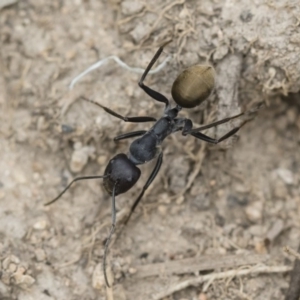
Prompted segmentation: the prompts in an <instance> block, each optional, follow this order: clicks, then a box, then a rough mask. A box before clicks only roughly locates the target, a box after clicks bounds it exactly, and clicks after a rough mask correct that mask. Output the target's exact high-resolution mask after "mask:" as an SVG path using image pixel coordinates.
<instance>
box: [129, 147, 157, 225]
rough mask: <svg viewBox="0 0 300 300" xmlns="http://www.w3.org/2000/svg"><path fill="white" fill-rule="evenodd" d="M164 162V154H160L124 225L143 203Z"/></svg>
mask: <svg viewBox="0 0 300 300" xmlns="http://www.w3.org/2000/svg"><path fill="white" fill-rule="evenodd" d="M162 162H163V153H162V152H160V154H159V156H158V158H157V161H156V165H155V167H154V169H153V171H152V173H151V175H150V176H149V178H148V180H147V182H146V184H145V185H144V187H143V189H142V191H141V193H140V194H139V196H138V197H137V199H136V200H135V201H134V203H133V205H132V207H131V209H130V213H129V215H128V216H127V218H126V220H125V222H124V225H126V224H127V223H128V221H129V219H130V217H131V215H132V214H133V212H134V210H135V208H136V207H137V206H138V204H139V202H140V201H141V199H142V197H143V196H144V194H145V192H146V190H147V189H148V187H149V186H150V184H151V183H152V182H153V180H154V179H155V177H156V175H157V173H158V172H159V170H160V167H161V165H162Z"/></svg>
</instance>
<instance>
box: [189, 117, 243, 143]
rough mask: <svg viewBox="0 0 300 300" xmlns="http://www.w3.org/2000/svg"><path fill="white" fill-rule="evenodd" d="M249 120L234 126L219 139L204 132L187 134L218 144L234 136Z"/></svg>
mask: <svg viewBox="0 0 300 300" xmlns="http://www.w3.org/2000/svg"><path fill="white" fill-rule="evenodd" d="M247 122H248V120H247V121H244V122H243V123H242V124H241V125H240V126H238V127H235V128H233V129H232V130H230V131H229V132H227V133H226V134H225V135H223V136H222V137H220V138H219V139H213V138H211V137H209V136H207V135H205V134H203V133H200V132H190V133H187V134H190V135H192V136H193V137H195V138H197V139H199V140H202V141H205V142H208V143H212V144H218V143H220V142H222V141H224V140H226V139H228V138H229V137H231V136H233V135H234V134H235V133H237V132H238V131H239V130H240V129H241V128H242V127H243V126H244V125H245V124H246V123H247Z"/></svg>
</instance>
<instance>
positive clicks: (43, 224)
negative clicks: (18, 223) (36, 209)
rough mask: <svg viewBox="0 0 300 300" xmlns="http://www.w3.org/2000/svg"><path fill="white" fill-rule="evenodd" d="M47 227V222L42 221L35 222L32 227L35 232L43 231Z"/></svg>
mask: <svg viewBox="0 0 300 300" xmlns="http://www.w3.org/2000/svg"><path fill="white" fill-rule="evenodd" d="M47 225H48V223H47V221H46V220H44V219H42V220H39V221H37V222H36V223H35V224H34V225H33V228H34V229H36V230H44V229H46V227H47Z"/></svg>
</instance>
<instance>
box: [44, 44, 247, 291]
mask: <svg viewBox="0 0 300 300" xmlns="http://www.w3.org/2000/svg"><path fill="white" fill-rule="evenodd" d="M170 42H171V41H168V42H166V43H164V44H163V45H162V46H161V47H160V48H159V49H158V50H157V52H156V53H155V55H154V57H153V58H152V60H151V61H150V63H149V65H148V66H147V68H146V70H145V71H144V73H143V75H142V77H141V79H140V81H139V86H140V88H142V89H143V90H144V91H145V93H146V94H147V95H149V96H150V97H151V98H153V99H154V100H156V101H158V102H162V103H164V104H165V109H164V114H163V116H162V117H161V118H160V119H159V120H156V119H155V118H152V117H148V116H142V117H123V116H122V115H120V114H118V113H116V112H115V111H113V110H111V109H109V108H108V107H105V106H103V105H101V104H99V103H98V102H94V101H92V100H89V99H87V98H85V97H81V98H82V99H83V100H85V101H88V102H91V103H93V104H95V105H97V106H99V107H101V108H102V109H103V110H105V111H106V112H107V113H109V114H110V115H112V116H114V117H116V118H119V119H121V120H123V121H125V122H133V123H142V122H155V123H154V125H153V126H152V127H151V128H150V129H149V130H139V131H132V132H129V133H125V134H121V135H119V136H117V137H115V138H114V141H120V140H123V139H128V138H132V137H139V138H137V139H135V140H134V141H133V142H132V143H131V144H130V148H129V153H128V155H126V154H124V153H120V154H117V155H116V156H114V157H113V158H112V159H111V160H110V161H109V163H108V165H107V167H106V169H105V171H104V175H101V176H84V177H77V178H75V179H74V180H73V181H71V183H70V184H69V185H68V186H67V187H66V188H65V189H64V190H63V191H62V192H61V193H60V194H59V195H58V196H57V197H56V198H54V199H53V200H52V201H50V202H48V203H46V204H45V205H46V206H47V205H50V204H52V203H54V202H55V201H57V200H58V199H59V198H60V197H61V196H62V195H63V194H64V193H65V192H66V191H67V190H68V189H69V188H70V187H71V185H72V184H73V183H74V182H76V181H79V180H88V179H99V178H102V179H103V185H104V188H105V190H106V191H107V192H108V194H109V195H110V196H111V197H112V224H111V229H110V233H109V235H108V237H107V239H106V243H105V247H104V257H103V272H104V278H105V283H106V285H107V286H108V287H110V285H109V282H108V278H107V274H106V257H107V252H108V247H109V244H110V240H111V237H112V235H113V233H114V231H115V227H116V206H115V197H116V196H117V195H120V194H123V193H125V192H127V191H128V190H129V189H131V188H132V187H133V186H134V185H135V184H136V182H137V181H138V179H139V178H140V175H141V170H140V169H139V168H138V167H137V166H138V165H142V164H145V163H147V162H149V161H151V160H153V159H155V158H157V160H156V165H155V167H154V169H153V171H152V173H151V175H150V176H149V178H148V180H147V182H146V184H145V185H144V187H143V189H142V191H141V192H140V194H139V196H138V197H137V199H136V200H135V201H134V203H133V205H132V207H131V210H130V213H129V215H128V216H127V218H126V220H125V222H124V224H125V225H126V224H127V223H128V221H129V219H130V217H131V215H132V213H133V212H134V210H135V208H136V207H137V205H138V204H139V202H140V200H141V199H142V197H143V195H144V193H145V191H146V190H147V189H148V187H149V186H150V184H151V183H152V182H153V180H154V179H155V177H156V175H157V173H158V172H159V170H160V167H161V165H162V162H163V152H162V150H161V144H162V142H163V141H164V139H165V138H166V137H167V136H168V135H170V134H172V133H175V132H177V131H181V133H182V135H184V136H186V135H192V136H193V137H195V138H197V139H200V140H202V141H205V142H208V143H213V144H218V143H220V142H222V141H224V140H225V139H227V138H229V137H231V136H233V135H234V134H235V133H236V132H237V131H238V130H239V129H240V128H241V127H242V126H243V125H245V124H246V122H247V121H244V122H243V123H242V124H241V125H240V126H238V127H235V128H233V129H232V130H230V131H229V132H228V133H226V134H225V135H223V136H222V137H221V138H219V139H214V138H211V137H209V136H207V135H205V134H203V133H200V131H203V130H205V129H208V128H212V127H215V126H218V125H220V124H223V123H226V122H228V121H230V120H232V119H235V118H237V117H240V116H242V115H244V114H245V113H244V112H242V113H240V114H237V115H235V116H232V117H229V118H225V119H223V120H219V121H216V122H213V123H211V124H208V125H204V126H201V127H198V128H193V123H192V121H191V120H190V119H187V118H178V117H177V116H178V113H179V112H180V111H181V109H182V108H193V107H196V106H198V105H200V104H201V103H202V102H203V101H204V100H206V99H207V98H208V96H209V95H210V94H211V92H212V90H213V88H214V83H215V72H214V69H213V67H212V66H210V65H194V66H191V67H189V68H187V69H186V70H184V71H183V72H182V73H180V74H179V76H178V77H177V79H176V80H175V81H174V83H173V86H172V91H171V93H172V97H173V99H174V101H175V102H176V106H175V107H173V108H172V107H171V105H170V102H169V100H168V99H167V98H166V97H165V96H164V95H162V94H161V93H159V92H157V91H155V90H153V89H151V88H150V87H148V86H146V85H145V84H144V80H145V78H146V76H147V74H148V72H149V71H150V70H151V68H152V66H153V65H154V64H155V62H156V61H157V59H158V58H159V56H160V55H161V53H162V51H163V49H164V47H165V46H166V45H167V44H169V43H170Z"/></svg>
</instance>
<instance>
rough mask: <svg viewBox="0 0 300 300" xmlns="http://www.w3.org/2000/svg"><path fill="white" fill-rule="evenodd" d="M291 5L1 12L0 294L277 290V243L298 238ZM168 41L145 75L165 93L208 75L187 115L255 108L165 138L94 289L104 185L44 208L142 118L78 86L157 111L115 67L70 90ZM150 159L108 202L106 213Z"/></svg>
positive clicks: (75, 6) (106, 220)
mask: <svg viewBox="0 0 300 300" xmlns="http://www.w3.org/2000/svg"><path fill="white" fill-rule="evenodd" d="M250 2H251V4H249V3H250ZM262 14H263V15H262ZM299 15H300V13H299V5H298V6H297V1H277V2H276V3H275V2H274V3H273V2H272V1H221V0H219V1H217V0H216V1H188V0H187V1H184V0H177V1H169V2H167V1H153V2H151V3H149V4H147V5H146V4H145V3H144V2H140V1H137V0H136V1H129V0H126V1H118V0H114V1H113V0H111V1H96V0H76V1H63V0H57V1H56V0H54V1H42V0H34V1H33V0H31V1H29V0H28V1H20V2H19V3H17V4H14V5H12V6H9V7H6V8H3V9H2V10H0V108H1V110H0V170H1V172H0V277H1V280H0V299H19V300H29V299H30V300H31V299H34V300H35V299H39V300H50V299H51V300H52V299H68V300H72V299H86V300H90V299H115V300H117V299H120V300H121V299H122V300H123V299H130V300H131V299H142V300H144V299H145V300H147V299H168V300H171V299H174V300H175V299H178V300H184V299H195V300H206V299H207V300H208V299H209V300H213V299H256V300H267V299H284V295H285V293H286V290H287V287H288V282H289V270H290V269H291V266H292V263H293V260H294V255H292V254H291V253H287V252H286V251H284V248H285V247H289V248H290V249H297V247H298V244H299V240H300V223H299V220H300V219H299V213H300V189H299V183H300V177H299V172H298V170H299V167H300V165H299V164H300V152H299V144H300V135H299V130H300V114H299V100H300V97H299V94H297V92H298V91H299V83H300V77H299V70H300V67H299V61H300V60H299V43H300V38H299V29H300V27H299ZM259 22H260V23H259ZM170 37H172V38H173V42H172V43H171V44H170V45H168V46H167V47H166V49H165V51H164V53H163V55H162V58H161V60H163V59H164V58H165V57H166V55H168V54H172V55H173V56H172V59H171V61H170V62H169V63H168V64H167V65H166V66H165V68H164V69H163V70H162V71H161V72H159V73H157V74H155V75H150V76H149V77H148V78H147V83H148V85H150V86H152V87H154V88H155V89H157V90H159V91H161V92H162V93H164V94H165V95H167V96H168V97H170V88H171V85H172V82H173V80H174V79H175V78H176V75H177V74H178V72H179V71H180V70H182V69H183V68H184V67H186V66H189V65H192V64H195V63H205V62H207V61H208V62H209V63H211V64H213V65H214V66H215V68H216V71H217V82H216V89H215V92H214V93H213V95H212V96H211V97H210V99H209V101H207V103H206V104H204V105H202V106H200V107H199V108H196V109H193V110H184V111H183V112H182V115H184V116H188V117H190V118H192V119H193V120H194V121H195V123H197V124H200V123H203V122H208V121H212V120H214V119H220V118H222V117H224V116H229V115H233V114H235V113H237V112H239V111H241V110H245V109H249V108H251V107H253V105H255V103H263V104H264V107H263V108H261V109H260V110H259V111H258V112H257V116H256V117H255V118H253V120H252V121H251V122H248V123H247V124H246V125H245V127H243V128H242V129H241V130H240V132H239V134H238V136H236V137H235V138H233V139H231V141H230V142H229V143H224V144H225V146H224V145H223V146H215V145H212V146H211V145H206V144H205V143H203V142H201V141H199V140H195V139H194V138H193V137H191V136H188V137H182V136H181V135H180V134H176V135H174V136H172V137H169V138H168V139H167V140H166V141H165V143H164V144H163V151H164V154H165V158H164V163H163V167H162V169H161V171H160V173H159V175H158V177H157V178H156V180H155V182H154V183H153V185H152V186H151V187H150V188H149V190H148V191H147V193H146V195H145V197H144V199H143V201H142V203H141V204H140V205H139V207H138V209H137V210H136V212H135V214H134V216H133V218H132V219H131V221H130V223H129V224H128V226H127V227H126V228H125V229H124V230H123V232H122V234H121V235H120V236H119V238H118V239H116V240H115V242H114V243H113V244H112V247H111V251H110V255H109V266H110V268H111V271H109V274H110V275H109V276H110V279H111V280H112V279H113V278H114V285H113V289H106V287H105V285H104V279H103V274H102V269H101V268H102V260H103V244H104V242H105V239H106V237H107V234H108V231H109V227H110V222H111V211H110V197H109V196H108V195H106V194H105V193H104V190H103V188H102V185H101V184H99V181H98V180H91V181H85V182H81V183H77V184H76V186H74V187H72V188H71V189H70V190H69V191H68V192H67V193H66V194H65V195H64V196H63V197H62V199H61V200H60V201H58V202H57V203H55V204H53V205H52V206H49V207H45V206H43V204H44V203H45V202H47V201H49V200H51V199H52V198H53V197H55V196H56V195H57V194H58V193H59V192H60V191H61V190H62V189H63V188H64V187H65V186H66V185H67V183H68V182H70V181H71V180H72V179H73V178H75V177H76V176H80V175H81V176H83V175H101V174H103V171H104V169H105V166H106V164H107V162H108V160H109V159H110V158H111V157H112V156H113V155H115V154H117V153H121V152H126V151H127V149H128V145H129V143H130V141H128V140H126V141H123V142H120V143H118V144H116V143H114V142H113V137H114V136H116V135H117V134H120V133H124V132H128V131H131V130H136V128H139V129H142V128H149V126H150V125H149V124H143V125H142V126H140V125H134V124H128V123H122V122H121V121H120V120H118V119H116V118H113V117H112V116H110V115H108V114H106V113H105V112H103V111H102V110H101V109H100V108H98V107H96V106H94V105H92V104H90V103H86V102H83V101H79V100H77V99H78V96H79V95H84V96H86V97H89V98H92V99H94V100H95V101H99V102H100V103H102V104H103V105H107V106H109V107H110V108H112V109H115V110H116V111H118V112H119V113H122V114H123V115H131V116H134V115H151V116H155V117H159V116H161V114H162V111H163V107H162V105H160V104H159V103H155V102H154V101H153V100H151V99H150V98H149V97H148V96H147V95H145V94H144V93H143V91H142V90H141V89H139V88H138V86H137V82H138V80H139V76H140V75H138V74H135V73H131V72H129V71H126V70H123V69H121V68H120V67H119V66H117V65H116V64H114V63H109V64H107V65H105V66H103V67H102V68H101V69H99V70H97V71H95V72H93V73H91V74H89V75H87V76H86V77H85V78H84V79H83V80H82V81H81V82H79V83H78V84H77V85H76V86H75V88H74V90H73V91H72V92H70V91H69V90H68V85H69V83H70V81H71V80H72V79H73V78H74V77H75V76H76V75H78V74H79V73H80V72H82V71H83V70H84V69H85V68H87V67H88V66H89V65H91V64H92V63H94V62H96V61H97V60H99V59H102V58H104V57H107V56H109V55H112V54H114V55H117V56H119V57H121V58H122V60H124V61H126V63H127V64H129V65H131V66H135V67H140V68H145V66H146V65H147V63H148V62H149V60H150V59H151V58H152V56H153V54H154V53H155V51H156V50H157V48H158V46H159V45H160V44H161V43H162V42H164V41H166V40H168V39H170ZM297 56H298V57H297ZM297 71H298V73H297ZM292 93H294V94H292ZM283 95H285V97H283ZM230 126H233V125H232V124H231V125H230ZM230 126H229V127H230ZM224 128H225V129H224ZM223 130H228V128H227V127H226V126H224V127H223ZM208 134H210V135H212V136H214V135H217V136H220V135H221V134H222V130H217V131H215V130H210V131H209V132H208ZM151 168H153V163H150V164H148V165H145V166H142V167H141V169H142V173H143V175H142V178H141V179H140V181H139V182H138V183H137V185H136V186H135V187H134V188H133V189H132V190H130V191H129V192H128V193H126V194H125V195H121V196H119V197H118V198H117V210H118V215H117V217H118V220H119V221H120V220H121V219H122V216H124V215H126V213H127V209H128V207H129V206H130V203H132V201H133V200H134V198H135V197H136V195H137V193H138V191H139V190H140V189H141V188H142V186H143V183H144V182H145V180H146V179H147V176H149V173H150V172H151ZM118 225H120V222H119V223H118ZM119 227H120V226H119ZM112 274H113V275H112Z"/></svg>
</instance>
